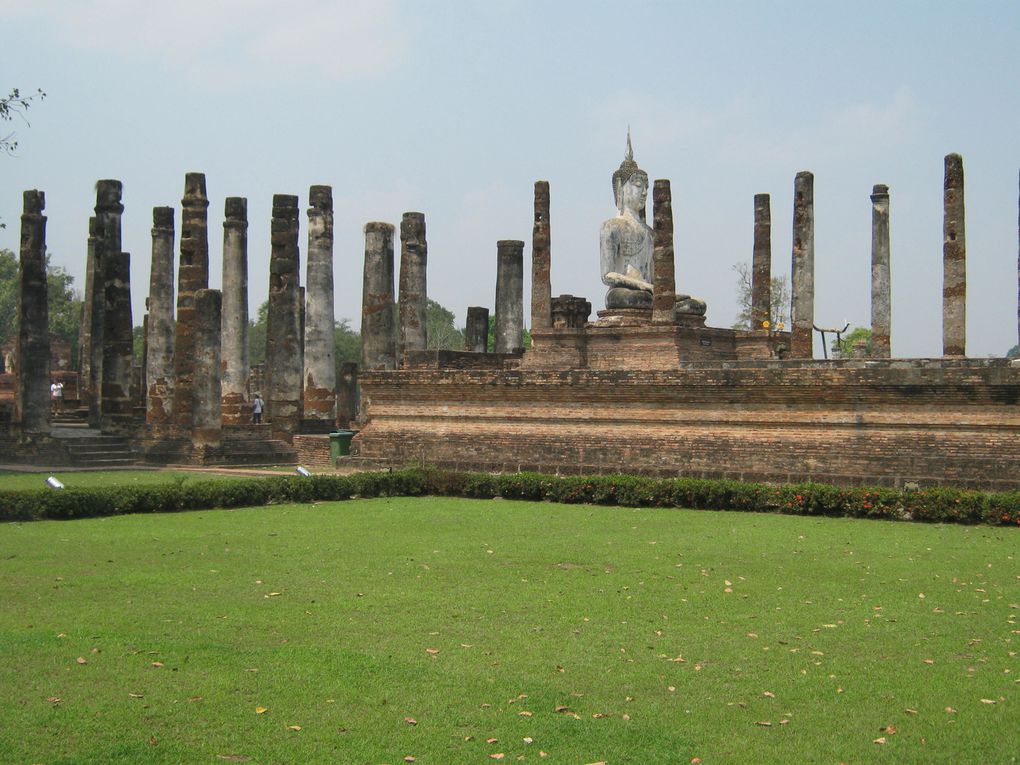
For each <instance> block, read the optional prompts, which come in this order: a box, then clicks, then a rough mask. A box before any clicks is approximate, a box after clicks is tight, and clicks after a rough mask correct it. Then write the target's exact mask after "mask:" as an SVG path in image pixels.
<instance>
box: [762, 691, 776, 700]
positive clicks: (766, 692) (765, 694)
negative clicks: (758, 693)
mask: <svg viewBox="0 0 1020 765" xmlns="http://www.w3.org/2000/svg"><path fill="white" fill-rule="evenodd" d="M762 696H767V697H768V698H770V699H774V698H775V697H776V694H774V693H773V692H772V691H765V692H764V693H763V694H762Z"/></svg>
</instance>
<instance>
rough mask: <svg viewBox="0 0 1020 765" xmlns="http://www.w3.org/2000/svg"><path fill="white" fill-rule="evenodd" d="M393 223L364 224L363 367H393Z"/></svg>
mask: <svg viewBox="0 0 1020 765" xmlns="http://www.w3.org/2000/svg"><path fill="white" fill-rule="evenodd" d="M396 361H397V333H396V328H395V326H394V323H393V226H392V225H391V224H389V223H380V222H378V221H375V222H372V223H366V224H365V274H364V286H363V290H362V294H361V368H362V369H366V370H368V369H394V368H395V367H396Z"/></svg>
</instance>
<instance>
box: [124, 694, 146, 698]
mask: <svg viewBox="0 0 1020 765" xmlns="http://www.w3.org/2000/svg"><path fill="white" fill-rule="evenodd" d="M128 698H132V699H144V698H145V694H144V693H129V694H128Z"/></svg>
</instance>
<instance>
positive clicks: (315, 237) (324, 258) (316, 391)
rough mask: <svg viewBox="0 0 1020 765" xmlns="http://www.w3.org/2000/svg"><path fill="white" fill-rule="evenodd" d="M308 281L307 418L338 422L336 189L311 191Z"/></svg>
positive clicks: (313, 188) (306, 280)
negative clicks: (335, 304) (334, 272)
mask: <svg viewBox="0 0 1020 765" xmlns="http://www.w3.org/2000/svg"><path fill="white" fill-rule="evenodd" d="M308 202H309V205H310V206H309V208H308V271H307V274H308V276H307V278H306V279H305V372H304V375H305V376H304V380H305V383H304V384H305V393H304V395H305V418H306V419H314V420H325V421H327V422H331V423H335V422H336V359H335V358H334V357H335V355H336V336H335V334H336V333H335V331H334V328H335V326H336V319H335V317H334V314H333V189H332V187H330V186H312V187H311V189H309V191H308Z"/></svg>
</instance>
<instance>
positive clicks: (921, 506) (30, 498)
mask: <svg viewBox="0 0 1020 765" xmlns="http://www.w3.org/2000/svg"><path fill="white" fill-rule="evenodd" d="M420 495H434V496H447V497H471V498H479V499H492V498H495V497H502V498H503V499H521V500H530V501H535V502H562V503H565V504H577V503H587V504H593V505H621V506H624V507H686V508H693V509H699V510H737V511H743V512H763V513H786V514H790V515H827V516H839V517H848V518H880V519H884V520H900V521H911V520H913V521H925V522H939V523H986V524H992V525H1000V526H1016V525H1020V492H1015V491H1014V492H1001V493H994V494H993V493H986V492H979V491H968V490H962V489H945V488H936V489H922V490H916V491H899V490H896V489H876V488H843V487H838V486H828V485H824V484H799V485H782V486H775V485H771V484H761V483H741V482H739V481H717V480H709V479H700V478H644V477H641V476H632V475H598V476H570V477H557V476H549V475H541V474H538V473H508V474H504V475H490V474H487V473H458V472H451V471H440V470H418V469H411V470H399V471H391V472H378V473H356V474H353V475H314V476H311V477H310V478H305V477H299V476H281V477H270V478H252V479H249V480H245V479H236V478H235V479H230V480H207V481H196V482H194V483H187V482H183V481H182V482H179V483H168V484H163V485H154V486H115V487H110V488H103V489H63V490H59V491H54V490H52V489H42V490H33V491H20V492H0V520H3V521H29V520H40V519H66V518H88V517H94V516H103V515H120V514H124V513H167V512H177V511H180V510H203V509H210V508H223V507H254V506H259V505H273V504H283V503H303V502H305V503H306V502H322V501H336V500H345V499H353V498H356V497H382V496H404V497H406V496H420Z"/></svg>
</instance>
